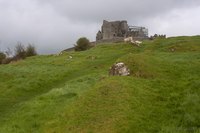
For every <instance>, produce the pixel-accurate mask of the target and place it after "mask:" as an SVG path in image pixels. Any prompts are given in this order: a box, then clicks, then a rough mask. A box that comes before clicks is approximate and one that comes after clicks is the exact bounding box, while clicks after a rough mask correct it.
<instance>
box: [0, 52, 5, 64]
mask: <svg viewBox="0 0 200 133" xmlns="http://www.w3.org/2000/svg"><path fill="white" fill-rule="evenodd" d="M5 58H6V54H4V53H3V52H0V64H2V61H3V60H4V59H5Z"/></svg>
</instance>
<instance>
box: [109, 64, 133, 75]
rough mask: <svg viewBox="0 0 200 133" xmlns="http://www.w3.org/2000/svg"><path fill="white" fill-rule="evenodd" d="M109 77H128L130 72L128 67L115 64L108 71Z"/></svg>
mask: <svg viewBox="0 0 200 133" xmlns="http://www.w3.org/2000/svg"><path fill="white" fill-rule="evenodd" d="M109 75H111V76H115V75H116V76H128V75H130V70H129V69H128V67H127V66H126V65H125V64H124V63H122V62H120V63H115V64H114V65H113V66H112V67H111V68H110V70H109Z"/></svg>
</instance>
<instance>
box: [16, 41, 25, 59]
mask: <svg viewBox="0 0 200 133" xmlns="http://www.w3.org/2000/svg"><path fill="white" fill-rule="evenodd" d="M14 57H15V58H16V60H20V59H25V58H26V50H25V48H24V46H23V45H22V44H21V43H20V42H18V43H17V45H16V46H15V56H14Z"/></svg>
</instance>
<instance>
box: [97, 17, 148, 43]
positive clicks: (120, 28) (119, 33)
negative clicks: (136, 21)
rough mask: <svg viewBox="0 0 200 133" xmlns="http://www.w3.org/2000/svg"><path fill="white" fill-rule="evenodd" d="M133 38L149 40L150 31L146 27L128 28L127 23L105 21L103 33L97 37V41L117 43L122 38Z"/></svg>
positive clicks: (99, 32) (99, 33)
mask: <svg viewBox="0 0 200 133" xmlns="http://www.w3.org/2000/svg"><path fill="white" fill-rule="evenodd" d="M126 37H133V38H140V40H142V38H144V39H146V38H148V29H146V28H145V27H137V26H128V23H127V21H125V20H123V21H113V22H108V21H106V20H104V21H103V25H102V27H101V31H98V33H97V35H96V41H104V42H105V41H106V40H108V41H109V42H110V41H115V40H118V39H119V38H120V40H123V39H122V38H126Z"/></svg>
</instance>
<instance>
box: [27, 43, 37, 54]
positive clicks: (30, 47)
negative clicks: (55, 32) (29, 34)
mask: <svg viewBox="0 0 200 133" xmlns="http://www.w3.org/2000/svg"><path fill="white" fill-rule="evenodd" d="M35 55H37V52H36V49H35V47H34V46H33V45H31V44H29V45H28V46H27V47H26V57H30V56H35Z"/></svg>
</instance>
